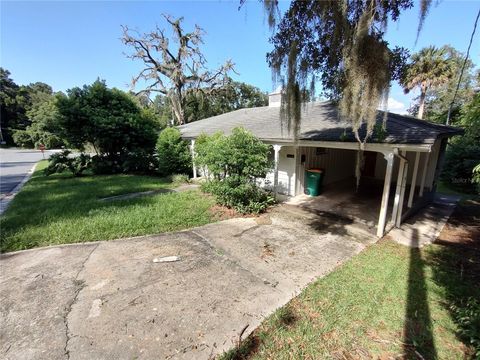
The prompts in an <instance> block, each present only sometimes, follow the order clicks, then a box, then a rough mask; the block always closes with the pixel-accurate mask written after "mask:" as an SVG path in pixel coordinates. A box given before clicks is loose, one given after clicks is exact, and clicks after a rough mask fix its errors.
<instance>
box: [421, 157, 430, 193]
mask: <svg viewBox="0 0 480 360" xmlns="http://www.w3.org/2000/svg"><path fill="white" fill-rule="evenodd" d="M429 160H430V153H425V161H424V162H423V171H422V181H421V182H420V193H419V195H420V196H423V190H424V188H425V179H426V178H427V169H428V165H429Z"/></svg>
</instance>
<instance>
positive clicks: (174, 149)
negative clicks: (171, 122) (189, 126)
mask: <svg viewBox="0 0 480 360" xmlns="http://www.w3.org/2000/svg"><path fill="white" fill-rule="evenodd" d="M157 155H158V171H159V172H160V174H162V175H164V176H166V175H172V174H183V173H184V174H190V173H191V171H192V155H191V152H190V149H189V147H188V143H187V142H186V141H185V140H183V139H182V137H181V135H180V131H179V130H178V129H176V128H171V127H170V128H166V129H164V130H163V131H162V132H161V133H160V136H159V137H158V141H157Z"/></svg>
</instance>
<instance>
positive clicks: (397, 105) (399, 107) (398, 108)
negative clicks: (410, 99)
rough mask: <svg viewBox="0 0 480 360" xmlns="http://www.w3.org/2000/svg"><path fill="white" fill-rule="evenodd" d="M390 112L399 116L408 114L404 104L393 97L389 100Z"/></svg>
mask: <svg viewBox="0 0 480 360" xmlns="http://www.w3.org/2000/svg"><path fill="white" fill-rule="evenodd" d="M387 107H388V111H391V112H393V113H397V114H406V113H407V108H406V106H405V104H404V103H402V102H401V101H398V100H395V99H394V98H392V97H389V98H388V106H387Z"/></svg>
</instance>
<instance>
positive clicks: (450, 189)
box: [437, 181, 479, 202]
mask: <svg viewBox="0 0 480 360" xmlns="http://www.w3.org/2000/svg"><path fill="white" fill-rule="evenodd" d="M437 192H438V193H441V194H445V195H456V196H460V198H461V201H462V202H463V201H465V200H472V199H475V198H477V199H478V198H479V195H478V194H474V193H466V192H465V191H464V189H462V188H460V187H458V186H455V185H453V184H447V183H445V182H444V181H439V182H438V184H437Z"/></svg>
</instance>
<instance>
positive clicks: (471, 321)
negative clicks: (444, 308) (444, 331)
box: [450, 297, 480, 358]
mask: <svg viewBox="0 0 480 360" xmlns="http://www.w3.org/2000/svg"><path fill="white" fill-rule="evenodd" d="M450 309H451V311H452V313H453V316H454V318H455V320H456V322H457V323H458V324H459V334H460V336H461V337H462V338H463V339H465V340H466V342H467V343H469V344H470V345H471V346H473V348H474V349H475V350H474V351H475V357H477V358H479V357H480V302H479V301H478V300H477V299H475V298H472V297H470V298H468V299H466V300H464V301H460V303H459V305H455V304H454V305H451V307H450Z"/></svg>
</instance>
